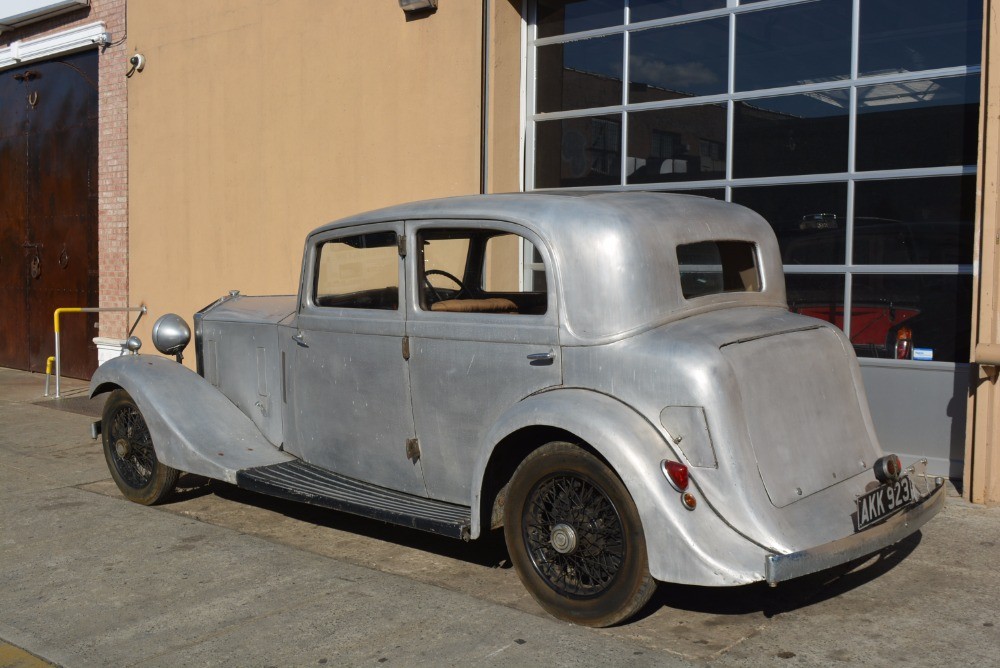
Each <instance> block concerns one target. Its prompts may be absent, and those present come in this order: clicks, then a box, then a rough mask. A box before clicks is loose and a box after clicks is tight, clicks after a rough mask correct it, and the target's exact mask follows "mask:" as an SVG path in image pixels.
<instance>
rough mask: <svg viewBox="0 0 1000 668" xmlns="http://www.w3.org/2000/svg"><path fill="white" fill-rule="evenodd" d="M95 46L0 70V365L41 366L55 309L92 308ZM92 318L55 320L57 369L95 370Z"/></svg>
mask: <svg viewBox="0 0 1000 668" xmlns="http://www.w3.org/2000/svg"><path fill="white" fill-rule="evenodd" d="M97 111H98V96H97V52H96V51H88V52H84V53H78V54H73V55H69V56H64V57H60V58H58V59H55V60H51V61H46V62H41V63H31V64H30V65H27V66H24V67H19V68H16V69H11V70H5V71H4V72H0V309H2V311H0V313H2V314H3V317H2V319H0V366H9V367H15V368H19V369H26V370H29V371H36V372H37V371H44V370H45V360H46V358H47V357H48V356H49V355H53V354H54V352H55V348H54V346H55V341H54V335H53V322H52V312H53V311H54V310H55V309H56V308H59V307H64V306H97V299H98V269H97V266H98V265H97ZM95 322H96V316H92V315H83V314H79V315H76V314H74V315H70V316H68V317H64V318H63V322H62V323H61V325H62V326H61V328H60V330H61V332H60V333H61V337H62V342H61V343H62V357H63V362H62V372H63V374H64V375H66V376H73V377H77V378H89V377H90V375H91V374H92V373H93V371H94V369H95V368H96V366H97V354H96V349H95V347H94V345H93V343H92V338H93V336H95V334H96V329H94V323H95Z"/></svg>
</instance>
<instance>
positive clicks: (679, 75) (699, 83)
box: [628, 18, 729, 102]
mask: <svg viewBox="0 0 1000 668" xmlns="http://www.w3.org/2000/svg"><path fill="white" fill-rule="evenodd" d="M629 48H630V50H631V53H630V55H629V66H628V67H629V102H651V101H654V100H674V99H677V98H679V97H690V96H696V95H715V94H719V93H725V92H726V90H727V87H728V74H727V73H728V71H729V19H727V18H720V19H710V20H708V21H696V22H694V23H684V24H681V25H676V26H667V27H665V28H654V29H652V30H641V31H639V32H635V33H633V34H632V37H631V41H630V44H629Z"/></svg>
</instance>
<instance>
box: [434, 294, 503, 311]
mask: <svg viewBox="0 0 1000 668" xmlns="http://www.w3.org/2000/svg"><path fill="white" fill-rule="evenodd" d="M431 310H432V311H451V312H455V313H517V304H515V303H514V302H512V301H511V300H509V299H507V298H506V297H488V298H486V299H444V300H442V301H439V302H434V303H433V304H431Z"/></svg>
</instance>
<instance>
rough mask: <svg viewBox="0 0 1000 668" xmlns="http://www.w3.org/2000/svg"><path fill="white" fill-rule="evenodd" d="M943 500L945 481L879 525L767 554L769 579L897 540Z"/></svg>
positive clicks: (804, 572) (807, 570)
mask: <svg viewBox="0 0 1000 668" xmlns="http://www.w3.org/2000/svg"><path fill="white" fill-rule="evenodd" d="M944 500H945V485H944V483H943V482H942V483H941V484H939V485H938V486H937V488H936V489H935V490H934V491H933V492H932V493H931V494H930V495H928V496H927V497H925V498H924V499H923V500H922V501H920V503H918V504H916V505H914V506H913V507H911V508H910V509H909V510H907V511H906V512H903V513H900V514H898V515H895V516H893V517H890V518H889V519H888V520H886V521H885V522H883V523H882V524H879V525H878V526H874V527H872V528H870V529H866V530H865V531H862V532H860V533H856V534H854V535H852V536H848V537H846V538H841V539H840V540H835V541H832V542H829V543H826V544H824V545H817V546H816V547H811V548H809V549H806V550H801V551H799V552H791V553H789V554H773V555H771V556H769V557H767V563H766V567H765V574H766V579H767V582H768V584H771V585H775V584H777V583H779V582H784V581H785V580H791V579H792V578H797V577H800V576H803V575H808V574H810V573H815V572H817V571H822V570H825V569H827V568H832V567H834V566H837V565H839V564H843V563H846V562H848V561H851V560H853V559H858V558H860V557H863V556H865V555H868V554H872V553H874V552H877V551H879V550H881V549H882V548H884V547H888V546H890V545H892V544H894V543H897V542H899V541H901V540H902V539H904V538H906V537H907V536H909V535H910V534H912V533H914V532H915V531H916V530H917V529H919V528H920V527H922V526H923V525H924V524H925V523H926V522H927V521H928V520H930V519H931V518H932V517H934V516H935V515H937V513H938V511H940V510H941V508H943V507H944Z"/></svg>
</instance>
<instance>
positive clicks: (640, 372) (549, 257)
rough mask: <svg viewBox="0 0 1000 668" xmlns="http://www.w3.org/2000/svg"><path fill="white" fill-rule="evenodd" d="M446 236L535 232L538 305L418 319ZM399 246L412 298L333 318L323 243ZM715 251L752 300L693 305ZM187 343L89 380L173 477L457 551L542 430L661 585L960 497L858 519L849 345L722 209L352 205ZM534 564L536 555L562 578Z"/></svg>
mask: <svg viewBox="0 0 1000 668" xmlns="http://www.w3.org/2000/svg"><path fill="white" fill-rule="evenodd" d="M455 228H460V229H462V230H473V231H475V230H487V231H491V232H490V233H494V232H496V233H500V232H504V233H514V234H516V235H518V236H519V237H520V238H523V239H524V240H526V241H527V242H530V244H531V245H532V246H533V248H534V249H535V250H536V251H537V257H536V258H535V260H536V261H537V260H540V261H541V263H542V265H543V266H544V268H545V272H546V274H545V281H546V286H547V289H546V290H545V291H544V293H543V296H542V297H541V299H542V300H543V303H542V306H541V307H540V309H538V310H537V312H533V313H531V314H517V315H514V314H511V313H468V312H439V311H434V310H431V309H430V308H427V303H426V299H427V297H426V294H425V293H426V290H427V283H426V277H425V276H423V274H422V264H421V263H422V260H421V257H422V256H421V253H422V250H421V248H422V247H421V244H422V243H424V241H423V239H424V238H425V237H431V236H433V231H434V230H450V229H455ZM386 232H392V233H394V234H395V235H397V237H398V239H399V240H400V241H399V253H398V272H399V286H400V287H399V292H398V305H396V304H395V303H393V304H392V306H395V308H381V309H365V308H338V307H337V306H335V305H334V306H330V305H323V304H320V303H317V298H316V290H315V282H316V278H315V273H316V271H317V267H318V262H319V260H318V253H319V251H318V248H319V247H320V245H321V244H322V243H323V242H324V241H327V240H330V239H336V238H338V237H343V236H344V235H347V234H351V235H364V234H382V233H386ZM718 241H722V242H726V243H728V242H740V243H744V244H746V245H747V247H749V248H752V249H753V250H752V252H753V256H754V263H755V264H756V272H757V276H756V278H754V279H753V280H752V281H751V285H750V289H746V290H739V291H720V292H717V293H715V294H702V295H700V296H693V295H691V294H688V296H687V297H686V296H685V294H686V290H685V288H684V287H683V286H682V277H681V272H682V267H681V266H680V264H679V262H680V261H679V259H678V247H685V246H686V245H690V244H699V243H704V242H718ZM463 278H469V277H468V276H466V277H463ZM473 278H475V277H473ZM451 296H457V297H461V295H451ZM480 296H482V295H480ZM511 296H512V297H513V295H511ZM393 298H394V299H395V297H393ZM195 334H196V343H197V349H196V355H197V357H198V368H199V373H200V375H198V374H196V373H194V372H191V371H190V370H188V369H186V368H185V367H184V366H182V365H180V364H176V363H175V362H173V361H171V360H169V359H167V358H163V357H156V356H149V355H134V356H123V357H121V358H118V359H116V360H114V361H112V362H109V363H106V364H105V365H103V366H101V367H100V368H99V369H98V372H97V373H96V374H95V376H94V378H93V380H92V384H91V388H92V394H94V395H96V394H100V393H102V392H108V391H112V390H116V389H123V390H125V391H127V393H128V395H130V397H131V398H132V400H134V404H135V406H136V407H137V410H138V411H139V412H140V413H141V415H142V416H143V417H144V418H145V423H146V424H147V425H148V430H149V434H150V437H151V440H152V443H153V445H154V447H155V456H156V459H157V460H158V462H160V463H161V464H162V465H164V466H165V467H169V468H172V469H177V470H180V471H188V472H192V473H197V474H201V475H205V476H208V477H211V478H217V479H221V480H226V481H229V482H232V483H236V484H240V485H242V486H244V487H248V488H250V489H257V490H259V491H264V492H267V493H271V494H277V495H279V496H285V497H288V498H293V499H299V500H302V501H306V502H311V503H318V504H320V505H326V506H328V507H332V508H339V509H341V510H347V511H349V512H356V513H359V514H365V515H369V516H373V517H379V518H381V519H384V520H386V521H390V522H396V523H399V524H405V525H410V526H416V527H418V528H422V529H427V530H429V531H435V532H437V533H442V534H447V535H452V536H455V537H460V538H465V539H475V538H478V537H480V536H481V535H483V534H484V533H485V532H486V531H488V530H489V529H490V527H491V526H495V525H497V524H498V523H500V522H501V521H502V520H503V518H504V509H503V505H504V503H505V502H506V503H507V504H510V503H511V500H510V498H509V495H510V492H511V490H513V489H517V488H518V486H517V485H516V484H515V485H513V486H512V485H510V484H509V483H511V480H512V477H513V478H514V479H515V482H517V480H516V479H517V477H518V473H517V471H518V467H519V465H521V464H522V462H524V461H527V460H528V459H531V457H530V454H531V453H532V452H534V451H535V450H536V449H538V448H540V447H543V446H544V445H545V444H546V443H549V442H551V441H559V442H565V443H569V444H573V446H575V447H578V448H579V449H581V450H585V451H586V452H587V453H588V456H591V457H592V458H593V460H594V461H597V462H598V463H599V465H601V466H604V467H606V468H607V469H608V470H609V471H610V472H611V475H612V476H613V479H614V480H617V481H620V483H621V484H622V485H623V486H624V489H625V490H626V491H627V500H626V501H624V503H625V504H626V505H627V504H629V503H631V504H634V509H635V511H636V512H637V516H638V519H639V520H640V521H641V530H639V531H638V534H636V533H635V532H633V533H632V534H629V535H630V536H631V540H633V541H641V542H642V547H643V548H644V549H643V550H634V551H633V552H631V553H630V554H635V553H636V552H641V553H644V559H645V561H646V564H644V566H648V573H649V574H651V576H652V578H655V579H656V580H660V581H668V582H675V583H684V584H692V585H707V586H720V585H739V584H744V583H751V582H756V581H762V580H766V581H768V582H770V583H772V584H774V583H777V582H780V581H783V580H787V579H790V578H793V577H797V576H800V575H804V574H807V573H810V572H814V571H817V570H821V569H825V568H828V567H831V566H834V565H837V564H841V563H845V562H848V561H850V560H853V559H856V558H858V557H861V556H864V555H866V554H869V553H872V552H874V551H876V550H879V549H881V548H883V547H885V546H888V545H891V544H892V543H894V542H896V541H898V540H900V539H901V538H903V537H905V536H906V535H909V534H910V533H912V532H914V531H916V530H917V529H918V528H919V527H920V526H921V525H922V524H923V523H924V522H926V521H927V520H928V519H929V518H930V517H931V516H933V515H934V514H935V513H936V512H937V510H939V508H940V507H941V504H942V503H943V499H944V495H943V489H942V485H941V481H940V480H938V481H936V484H934V482H935V481H927V480H926V479H925V478H921V477H920V476H919V473H920V472H919V471H915V472H914V471H911V476H910V479H911V480H912V483H911V485H912V486H911V490H910V493H909V494H907V503H906V504H905V507H902V508H901V509H900V510H899V511H898V512H896V513H895V514H893V515H891V516H889V517H888V518H887V519H884V520H881V521H880V522H877V523H874V525H873V526H870V527H866V528H864V529H863V530H860V531H859V530H858V528H857V527H858V525H859V521H858V518H859V513H860V512H862V510H861V505H860V504H859V502H858V499H859V497H863V496H864V495H865V494H866V493H870V492H871V490H872V489H873V488H877V487H878V486H879V481H877V480H876V475H875V471H874V468H875V467H876V463H877V462H883V463H884V461H885V460H880V457H883V453H882V451H881V449H880V447H879V444H878V442H877V439H876V435H875V430H874V427H873V425H872V420H871V417H870V415H869V410H868V405H867V400H866V398H865V394H864V389H863V386H862V381H861V376H860V372H859V367H858V363H857V360H856V358H855V355H854V352H853V350H852V347H851V344H850V342H849V341H848V340H847V339H846V338H845V336H844V335H843V334H842V333H841V331H840V330H839V329H837V328H835V327H834V326H832V325H830V324H828V323H825V322H822V321H819V320H816V319H813V318H808V317H805V316H801V315H797V314H794V313H790V312H789V311H788V308H787V305H786V300H785V288H784V277H783V274H782V268H781V256H780V253H779V250H778V245H777V242H776V240H775V237H774V234H773V233H772V231H771V228H770V226H769V225H768V224H767V223H766V222H765V221H764V220H763V219H762V218H760V217H759V216H758V215H756V214H754V213H753V212H751V211H749V210H747V209H744V208H742V207H739V206H735V205H732V204H727V203H723V202H717V201H715V200H710V199H705V198H699V197H691V196H682V195H665V194H653V193H576V194H571V195H565V194H559V195H556V194H538V193H535V194H520V195H496V196H479V197H461V198H452V199H445V200H434V201H428V202H421V203H415V204H409V205H403V206H397V207H393V208H389V209H383V210H380V211H375V212H372V213H367V214H363V215H359V216H355V217H352V218H348V219H345V220H342V221H339V222H336V223H333V224H330V225H327V226H324V227H321V228H319V229H317V230H315V231H314V232H313V233H312V234H310V235H309V237H308V238H307V240H306V244H305V254H304V260H303V267H302V274H301V280H300V290H299V295H298V296H287V297H247V296H242V295H239V294H233V295H230V296H229V297H225V298H223V299H220V300H219V301H218V302H216V303H215V304H213V305H211V306H210V307H208V308H206V309H205V310H203V311H202V312H201V313H199V314H198V315H197V316H196V317H195ZM108 419H109V418H108V416H107V414H106V416H105V423H104V425H103V430H104V431H105V449H106V450H107V449H108V448H109V447H110V448H112V450H113V449H114V447H115V441H114V440H113V438H112V440H111V441H110V446H109V445H108V443H109V439H108V437H107V432H108V430H109V426H110V425H109V424H108ZM560 447H562V448H563V449H564V450H565V449H567V446H560ZM126 449H127V448H126ZM557 450H558V448H557ZM560 452H561V451H560ZM108 456H109V464H111V463H112V459H113V458H114V457H113V455H108ZM536 458H537V457H536ZM667 462H669V463H674V464H680V465H681V466H682V467H684V468H685V469H686V472H687V474H688V477H689V482H688V486H687V487H686V488H680V487H678V486H677V484H676V481H675V480H672V479H671V477H670V476H669V475H667V474H666V473H665V468H664V467H665V466H666V463H667ZM897 463H898V461H897ZM522 468H523V467H522ZM113 473H114V470H113ZM898 474H899V471H896V475H897V476H898ZM117 479H118V477H116V480H117ZM588 479H589V478H588ZM893 479H895V476H890V480H889V481H888V483H889V486H890V487H891V485H892V482H893ZM921 483H922V484H921ZM609 484H611V483H609ZM615 484H617V483H615ZM536 488H537V485H536ZM898 492H899V486H898V484H897V494H898ZM890 493H891V491H890ZM609 494H610V492H609ZM911 495H912V499H910V496H911ZM611 496H612V497H613V495H611ZM871 503H872V510H873V511H874V510H875V508H874V505H875V503H876V501H872V502H871ZM691 505H694V509H691V507H690V506H691ZM864 510H865V512H867V510H868V509H867V508H865V509H864ZM618 513H619V515H621V516H622V517H623V518H624V517H625V515H624V514H623V511H621V510H620V509H619V510H618ZM506 517H507V518H508V520H509V518H510V515H509V514H508V515H506ZM580 521H584V520H580ZM564 524H566V523H561V524H560V525H559V527H556V528H553V527H547V528H546V529H545V530H546V531H550V532H551V536H550V534H548V533H546V534H545V535H544V536H543V542H545V541H549V542H551V544H552V545H553V546H557V547H559V549H558V550H557V551H558V555H564V556H565V554H567V552H565V551H564V550H567V551H568V552H569V554H570V555H571V556H573V552H572V551H573V550H574V549H578V548H577V546H576V545H577V544H576V541H577V540H578V539H581V540H582V533H581V532H582V531H583V529H581V528H580V527H576V528H575V529H574V528H573V527H572V526H569V525H566V527H567V528H563V527H564ZM569 524H572V523H569ZM506 531H508V532H510V531H511V529H510V527H507V528H506ZM524 531H525V534H524V535H525V536H526V537H528V538H530V536H528V533H529V531H528V529H524ZM560 531H561V532H562V533H560ZM636 536H638V537H636ZM567 537H568V538H567ZM567 540H568V541H569V543H568V547H567V543H566V541H567ZM508 545H510V538H508ZM623 549H624V548H623ZM628 549H632V548H631V547H629V548H628ZM539 554H541V553H538V554H535V555H533V556H532V555H529V557H530V560H529V561H528V562H523V563H528V565H529V566H531V565H532V564H533V567H534V568H535V569H536V570H537V569H538V568H547V567H548V565H547V564H545V563H542V562H545V560H546V558H545V557H544V556H539ZM553 554H554V553H553ZM558 555H555V554H554V556H556V557H558ZM513 556H514V555H512V557H513ZM576 556H580V555H576ZM559 558H562V557H559ZM581 558H582V557H581ZM531 560H533V561H531ZM515 565H518V563H517V559H516V558H515ZM522 568H526V569H527V570H531V569H530V568H528V567H524V566H521V567H519V574H520V575H521V576H522V580H523V579H524V577H525V574H524V573H521V572H520V571H521V570H522ZM565 568H566V569H568V570H569V571H570V572H571V573H572V572H573V567H572V566H568V567H565ZM565 574H566V573H565V571H563V572H562V575H563V576H565ZM612 576H614V574H612ZM614 577H617V576H614ZM622 577H624V576H622ZM526 584H527V582H526ZM548 584H549V585H550V588H552V589H555V590H557V592H556V593H557V594H560V595H564V597H566V598H570V599H572V598H574V596H573V595H572V594H573V592H559V591H558V589H559V586H558V584H555V585H554V584H552V582H551V581H549V582H548ZM529 588H530V587H529ZM541 590H542V591H541V594H540V593H539V592H538V591H533V593H534V594H535V595H536V598H539V601H540V602H541V603H542V604H543V606H545V607H547V608H548V609H549V610H550V611H554V612H555V613H556V614H560V610H561V608H560V607H559V605H560V603H559V600H557V601H556V603H555V604H553V603H551V601H550V602H549V604H546V602H545V601H544V600H542V599H543V598H544V596H545V595H547V594H546V591H547V590H545V588H544V587H541ZM637 596H638V595H637ZM643 596H645V598H648V594H643ZM557 598H558V597H557ZM576 598H580V596H576ZM583 598H586V596H583ZM640 598H641V596H640ZM560 600H561V599H560ZM618 607H619V608H622V606H621V605H619V606H618ZM625 607H627V606H625ZM619 612H622V613H623V614H630V613H631V610H619ZM560 616H563V617H565V618H569V619H572V620H574V621H580V622H582V623H594V624H603V623H613V622H615V621H619V619H620V618H621V615H615V614H612V615H610V616H609V615H604V614H603V613H602V615H598V616H596V617H587V615H586V614H580V615H578V614H577V613H576V612H572V611H571V612H569V613H566V614H560Z"/></svg>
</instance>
